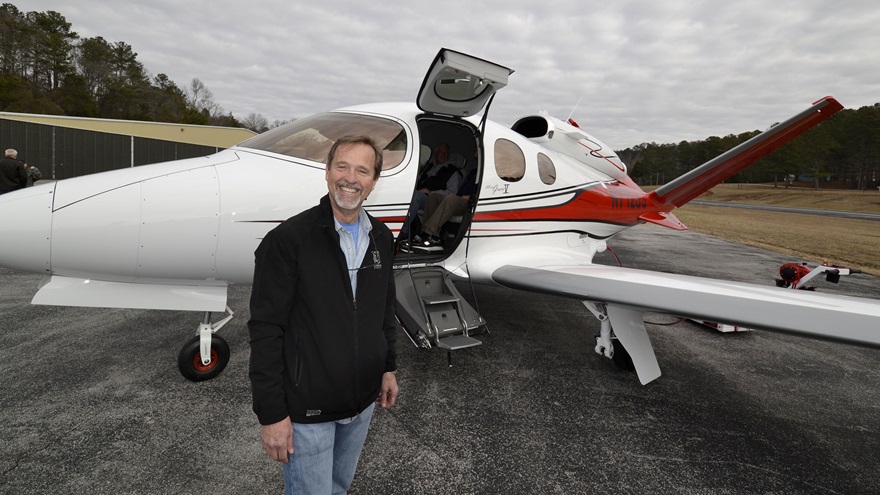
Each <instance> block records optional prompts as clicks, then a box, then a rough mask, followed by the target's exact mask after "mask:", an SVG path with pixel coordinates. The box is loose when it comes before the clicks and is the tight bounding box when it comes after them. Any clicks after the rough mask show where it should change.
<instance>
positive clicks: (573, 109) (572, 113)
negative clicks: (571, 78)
mask: <svg viewBox="0 0 880 495" xmlns="http://www.w3.org/2000/svg"><path fill="white" fill-rule="evenodd" d="M583 99H584V97H583V96H581V97H580V98H578V102H577V103H575V104H574V108H572V109H571V113H570V114H568V118H567V119H565V121H566V122H570V121H571V116H572V115H574V111H575V110H577V107H578V105H580V104H581V100H583Z"/></svg>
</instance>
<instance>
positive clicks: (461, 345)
mask: <svg viewBox="0 0 880 495" xmlns="http://www.w3.org/2000/svg"><path fill="white" fill-rule="evenodd" d="M482 343H483V342H481V341H479V340H477V339H475V338H473V337H468V336H467V335H453V336H452V337H444V338H442V339H440V340H438V341H437V347H439V348H441V349H446V350H449V351H457V350H458V349H465V348H468V347H474V346H478V345H480V344H482Z"/></svg>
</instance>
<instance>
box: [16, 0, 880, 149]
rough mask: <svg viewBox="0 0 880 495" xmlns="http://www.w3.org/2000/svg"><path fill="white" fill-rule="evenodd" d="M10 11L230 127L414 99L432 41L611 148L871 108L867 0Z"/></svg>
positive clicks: (503, 110)
mask: <svg viewBox="0 0 880 495" xmlns="http://www.w3.org/2000/svg"><path fill="white" fill-rule="evenodd" d="M11 3H13V4H14V5H16V6H17V7H18V8H19V10H21V11H23V12H30V11H41V12H43V11H47V10H55V11H57V12H59V13H61V14H62V15H63V16H64V17H65V18H66V19H67V21H68V22H70V23H71V24H72V29H73V30H74V31H76V32H77V33H78V34H79V35H80V36H81V37H93V36H102V37H104V39H106V40H107V41H109V42H117V41H124V42H126V43H128V44H129V45H131V46H132V48H133V49H134V51H135V52H136V53H137V54H138V60H139V61H140V62H141V63H142V64H144V66H145V68H146V69H147V70H148V71H149V73H150V74H151V75H156V74H159V73H165V74H167V75H168V76H169V77H170V78H171V79H172V80H173V81H174V82H175V83H177V85H178V86H181V87H185V86H188V85H189V83H190V81H191V80H192V79H193V78H199V79H200V80H201V81H202V82H203V83H204V84H205V85H206V86H207V87H208V89H210V90H211V91H212V93H213V94H214V100H215V102H216V103H217V104H219V105H220V106H221V107H222V108H223V109H224V110H225V111H226V112H227V113H229V112H231V113H232V114H233V115H235V116H236V117H237V118H239V119H242V118H244V117H245V116H247V115H248V114H250V113H259V114H262V115H263V116H264V117H266V118H267V119H268V120H269V122H272V121H273V120H276V119H278V120H288V119H292V118H301V117H304V116H307V115H310V114H313V113H316V112H321V111H325V110H331V109H334V108H339V107H342V106H346V105H352V104H359V103H373V102H382V101H414V100H415V97H416V92H417V91H418V88H419V85H420V84H421V82H422V78H423V77H424V75H425V72H426V71H427V69H428V65H429V64H430V62H431V61H432V60H433V58H434V56H435V55H436V54H437V51H438V50H439V49H440V48H441V47H446V48H451V49H454V50H458V51H463V52H465V53H469V54H471V55H474V56H477V57H480V58H485V59H488V60H491V61H493V62H497V63H499V64H501V65H505V66H507V67H510V68H511V69H514V70H515V71H516V72H515V73H514V74H513V75H512V76H511V77H510V81H509V86H508V87H507V88H505V89H503V90H502V91H501V92H500V93H499V95H498V96H497V97H496V98H495V102H494V103H493V106H492V108H491V110H490V117H491V118H492V119H493V120H496V121H498V122H500V123H502V124H505V125H510V124H512V123H513V122H514V121H515V120H516V119H517V118H518V117H521V116H523V115H528V114H533V113H537V112H539V111H541V110H547V111H548V112H550V114H551V115H553V116H556V117H559V118H561V119H565V118H566V117H568V116H569V114H571V112H572V110H574V113H573V114H572V117H573V118H574V119H575V120H577V121H578V123H579V124H580V125H581V127H583V128H585V129H586V130H588V131H589V132H591V133H593V134H594V135H596V137H598V138H599V139H601V140H603V141H605V142H606V144H608V145H610V146H611V147H612V148H614V149H623V148H627V147H630V146H633V145H637V144H640V143H644V142H657V143H671V142H679V141H681V140H697V139H704V138H706V137H709V136H713V135H716V136H724V135H727V134H731V133H735V134H738V133H741V132H745V131H750V130H755V129H762V130H763V129H765V128H767V127H769V126H770V125H771V124H773V123H774V122H778V121H781V120H784V119H786V118H788V117H790V116H792V115H794V114H796V113H797V112H799V111H800V110H802V109H804V108H806V107H807V106H809V105H810V103H812V102H813V101H815V100H817V99H819V98H821V97H823V96H826V95H833V96H835V97H836V98H837V99H838V100H840V102H841V103H842V104H843V105H844V106H846V107H847V108H859V107H862V106H865V105H873V104H874V103H876V102H880V55H878V54H880V3H878V2H877V1H876V0H837V1H833V2H830V1H827V0H797V1H794V0H748V1H736V0H731V1H728V2H714V1H712V2H709V1H687V0H663V1H656V0H649V1H635V0H618V1H613V2H608V1H595V0H589V1H580V0H577V1H576V0H568V1H558V0H542V1H539V2H535V1H531V0H528V1H526V0H497V1H495V0H492V1H483V2H480V1H465V0H444V1H435V2H427V1H425V2H416V1H412V2H407V1H398V0H385V1H371V2H363V1H353V0H319V1H309V2H303V1H299V0H285V1H281V0H252V1H249V2H248V1H242V0H186V1H180V0H149V1H146V0H127V1H125V2H116V3H114V2H108V1H107V0H76V1H75V2H58V1H57V0H19V1H13V2H11ZM59 3H60V5H59ZM62 5H63V6H62ZM578 100H580V104H579V105H578V106H577V108H575V105H576V104H577V102H578Z"/></svg>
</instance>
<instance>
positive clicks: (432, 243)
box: [413, 235, 443, 253]
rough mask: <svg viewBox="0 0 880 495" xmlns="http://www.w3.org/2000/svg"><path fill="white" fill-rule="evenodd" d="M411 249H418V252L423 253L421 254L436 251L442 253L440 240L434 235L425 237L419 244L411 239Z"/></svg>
mask: <svg viewBox="0 0 880 495" xmlns="http://www.w3.org/2000/svg"><path fill="white" fill-rule="evenodd" d="M416 237H418V236H416ZM419 239H421V238H419ZM413 247H414V248H415V249H418V250H419V251H423V252H432V253H433V252H437V251H443V246H442V245H441V241H440V238H439V237H437V236H436V235H429V236H425V239H424V240H421V242H419V243H416V242H415V239H413Z"/></svg>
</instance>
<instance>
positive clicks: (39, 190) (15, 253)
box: [0, 182, 55, 274]
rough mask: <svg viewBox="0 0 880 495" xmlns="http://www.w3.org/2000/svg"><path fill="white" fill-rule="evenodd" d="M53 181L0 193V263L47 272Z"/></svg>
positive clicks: (53, 192)
mask: <svg viewBox="0 0 880 495" xmlns="http://www.w3.org/2000/svg"><path fill="white" fill-rule="evenodd" d="M54 197H55V183H54V182H53V183H51V184H41V185H38V186H33V187H27V188H24V189H19V190H17V191H13V192H11V193H6V194H2V195H0V266H5V267H8V268H15V269H18V270H24V271H29V272H37V273H46V274H48V273H49V270H50V266H49V245H50V243H49V241H50V237H51V233H52V201H53V198H54Z"/></svg>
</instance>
